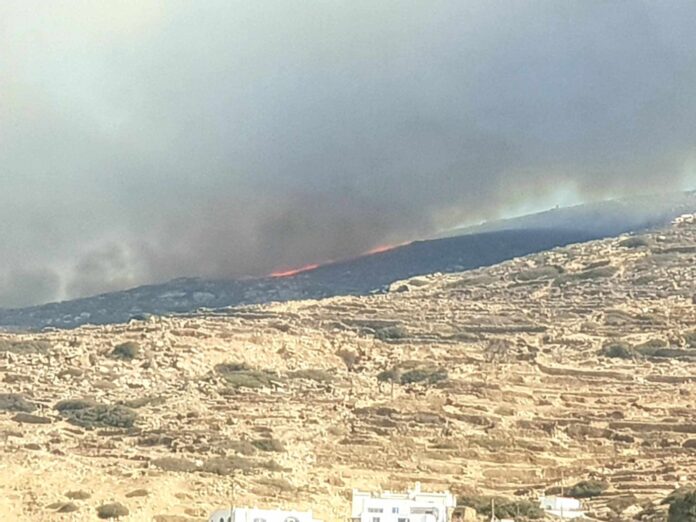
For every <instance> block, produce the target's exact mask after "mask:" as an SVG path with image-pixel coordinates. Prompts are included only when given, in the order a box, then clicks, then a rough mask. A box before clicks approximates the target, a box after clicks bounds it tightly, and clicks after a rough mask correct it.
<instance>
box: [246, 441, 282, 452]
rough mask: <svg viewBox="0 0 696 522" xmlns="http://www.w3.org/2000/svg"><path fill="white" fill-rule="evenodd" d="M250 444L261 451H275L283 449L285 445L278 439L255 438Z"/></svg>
mask: <svg viewBox="0 0 696 522" xmlns="http://www.w3.org/2000/svg"><path fill="white" fill-rule="evenodd" d="M251 444H252V445H253V446H254V447H255V448H256V449H258V450H261V451H273V452H277V453H280V452H283V451H285V446H284V445H283V443H282V442H280V441H279V440H278V439H257V440H255V441H253V442H252V443H251Z"/></svg>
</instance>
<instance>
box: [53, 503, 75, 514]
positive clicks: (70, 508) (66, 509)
mask: <svg viewBox="0 0 696 522" xmlns="http://www.w3.org/2000/svg"><path fill="white" fill-rule="evenodd" d="M78 509H80V508H78V507H77V505H76V504H75V503H74V502H66V503H65V504H63V505H62V506H60V507H59V508H58V510H57V513H74V512H75V511H77V510H78Z"/></svg>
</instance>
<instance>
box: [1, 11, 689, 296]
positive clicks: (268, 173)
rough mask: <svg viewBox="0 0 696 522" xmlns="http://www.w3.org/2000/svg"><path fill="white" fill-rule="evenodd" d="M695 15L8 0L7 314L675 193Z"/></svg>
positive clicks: (681, 168) (4, 86) (685, 148)
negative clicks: (562, 199) (573, 205)
mask: <svg viewBox="0 0 696 522" xmlns="http://www.w3.org/2000/svg"><path fill="white" fill-rule="evenodd" d="M695 18H696V4H694V3H693V2H691V1H690V0H684V1H680V0H673V1H670V2H641V1H639V0H630V1H629V0H624V1H622V0H616V1H605V0H576V1H573V0H569V1H565V2H556V1H536V2H516V1H514V0H507V1H492V0H485V1H483V0H480V1H473V0H467V1H461V0H428V1H424V0H384V1H380V2H374V1H372V0H370V1H368V0H350V1H341V0H322V1H320V0H316V1H292V0H282V1H281V0H277V1H266V2H241V1H239V2H234V1H229V0H225V1H222V0H206V1H203V2H183V1H181V2H179V1H174V0H167V1H165V0H149V1H145V0H129V1H123V2H90V1H86V0H84V1H82V0H71V1H68V0H56V1H54V2H43V1H40V0H34V1H31V0H21V1H20V0H9V2H7V1H6V2H3V3H2V4H1V5H0V48H2V49H3V53H2V54H0V92H1V93H2V96H0V165H1V166H2V179H1V180H0V183H1V185H0V219H2V223H3V226H2V228H0V259H1V260H2V261H1V263H2V264H1V265H0V306H17V305H24V304H27V303H31V302H41V301H46V300H50V299H56V298H64V297H75V296H80V295H87V294H92V293H96V292H101V291H107V290H112V289H117V288H123V287H126V286H133V285H137V284H140V283H143V282H151V281H161V280H166V279H169V278H172V277H178V276H182V275H203V276H214V277H227V276H247V275H259V274H264V273H267V272H269V271H271V270H273V269H275V268H279V267H289V266H296V265H301V264H304V263H309V262H315V261H322V260H327V259H336V258H342V257H347V256H352V255H355V254H357V253H360V252H362V251H365V250H367V249H369V248H372V247H374V246H376V245H378V244H381V243H389V242H398V241H403V240H405V239H409V238H414V237H418V236H421V235H424V234H428V233H432V232H433V231H436V230H438V229H441V228H444V227H448V226H452V225H456V224H458V223H461V222H463V221H467V220H479V219H483V218H492V217H495V216H499V215H503V214H505V213H506V212H507V211H508V210H509V209H511V208H518V207H519V205H522V204H526V203H529V202H538V203H540V204H542V203H545V202H546V203H548V202H549V201H550V199H549V198H551V199H552V198H553V197H554V195H555V194H557V193H559V192H564V193H568V192H570V193H572V194H574V195H575V196H574V197H575V198H576V199H577V200H582V199H591V198H595V197H606V196H615V195H624V194H630V193H635V192H645V191H650V190H658V189H661V190H664V189H679V188H682V187H684V186H685V185H686V184H688V183H692V182H693V179H694V178H693V177H690V176H693V172H694V146H695V144H696V126H695V125H694V124H693V122H694V121H695V120H696V97H694V96H693V86H694V85H696V61H695V60H694V56H696V36H695V35H696V33H694V31H693V30H692V29H693V28H692V26H691V21H692V20H694V19H695ZM26 266H32V267H36V268H32V269H30V270H27V269H26V268H25V267H26Z"/></svg>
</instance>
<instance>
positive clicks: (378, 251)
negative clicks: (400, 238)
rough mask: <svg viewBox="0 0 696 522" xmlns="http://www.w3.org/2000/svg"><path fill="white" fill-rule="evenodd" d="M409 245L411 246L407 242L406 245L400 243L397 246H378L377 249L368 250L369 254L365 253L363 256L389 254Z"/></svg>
mask: <svg viewBox="0 0 696 522" xmlns="http://www.w3.org/2000/svg"><path fill="white" fill-rule="evenodd" d="M408 244H409V242H408V241H406V242H404V243H398V244H396V245H377V246H376V247H374V248H371V249H370V250H368V251H367V252H365V253H364V254H362V255H363V256H371V255H372V254H381V253H383V252H389V251H390V250H394V249H396V248H399V247H402V246H406V245H408Z"/></svg>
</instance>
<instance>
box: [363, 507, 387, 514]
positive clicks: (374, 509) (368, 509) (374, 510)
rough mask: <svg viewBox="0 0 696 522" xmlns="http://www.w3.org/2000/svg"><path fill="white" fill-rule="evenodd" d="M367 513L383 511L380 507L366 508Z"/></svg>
mask: <svg viewBox="0 0 696 522" xmlns="http://www.w3.org/2000/svg"><path fill="white" fill-rule="evenodd" d="M367 512H368V513H383V512H384V510H383V509H382V508H367Z"/></svg>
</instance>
